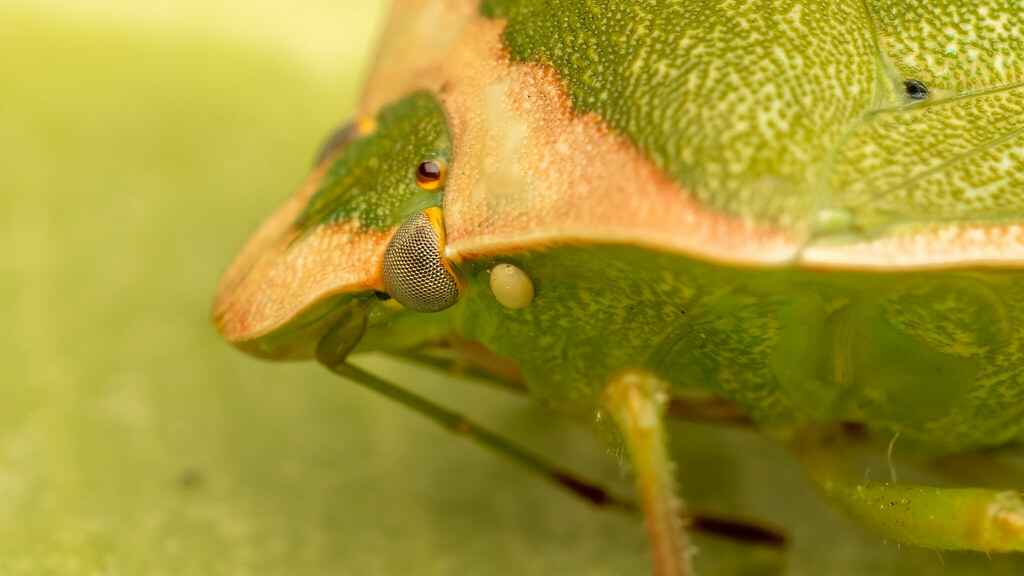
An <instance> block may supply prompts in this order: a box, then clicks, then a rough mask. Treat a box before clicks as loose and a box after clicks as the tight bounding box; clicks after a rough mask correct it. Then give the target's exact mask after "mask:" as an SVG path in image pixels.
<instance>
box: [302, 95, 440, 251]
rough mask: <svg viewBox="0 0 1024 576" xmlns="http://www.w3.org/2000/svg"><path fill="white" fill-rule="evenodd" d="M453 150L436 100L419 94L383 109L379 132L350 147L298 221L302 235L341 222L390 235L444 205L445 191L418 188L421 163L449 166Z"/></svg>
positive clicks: (333, 165) (330, 171)
mask: <svg viewBox="0 0 1024 576" xmlns="http://www.w3.org/2000/svg"><path fill="white" fill-rule="evenodd" d="M451 153H452V144H451V136H450V135H449V133H448V125H447V121H446V119H445V116H444V113H443V112H442V111H441V108H440V106H439V105H438V103H437V101H436V100H435V99H434V97H433V96H431V95H430V94H428V93H426V92H417V93H415V94H412V95H411V96H408V97H407V98H405V99H403V100H400V101H398V102H397V103H395V104H393V105H391V106H389V107H387V108H385V109H383V110H382V111H381V112H380V114H379V115H378V117H377V127H376V129H375V130H374V131H373V132H372V133H370V134H368V135H366V136H364V137H362V138H359V139H356V140H354V141H353V142H351V143H350V144H348V146H346V147H345V148H344V149H343V150H342V151H341V152H340V153H339V154H338V155H337V157H336V158H335V159H334V160H333V163H332V164H331V167H330V169H329V170H328V172H327V174H326V175H325V176H324V178H323V180H322V182H321V183H320V188H319V190H317V192H316V194H315V195H314V196H313V198H312V199H311V200H310V202H309V204H308V205H307V206H306V209H305V210H304V211H303V212H302V214H300V215H299V217H298V218H297V219H296V221H295V224H294V226H295V228H296V229H297V230H298V231H299V232H300V233H305V232H308V231H309V230H311V229H313V228H315V227H317V226H319V225H322V224H330V223H334V222H339V221H356V222H358V223H359V225H360V226H361V227H362V228H364V229H371V230H378V231H380V230H386V229H388V228H391V227H393V226H395V225H397V224H399V223H401V222H402V221H403V220H405V218H407V217H408V216H409V215H411V214H413V213H415V212H418V211H419V210H422V209H424V208H428V207H430V206H440V205H441V193H442V190H443V188H442V189H437V190H430V191H427V190H424V189H422V188H420V187H419V186H417V184H416V179H415V170H416V167H417V166H419V164H420V163H421V162H424V161H427V160H431V161H435V162H441V163H447V162H448V160H449V159H450V158H451Z"/></svg>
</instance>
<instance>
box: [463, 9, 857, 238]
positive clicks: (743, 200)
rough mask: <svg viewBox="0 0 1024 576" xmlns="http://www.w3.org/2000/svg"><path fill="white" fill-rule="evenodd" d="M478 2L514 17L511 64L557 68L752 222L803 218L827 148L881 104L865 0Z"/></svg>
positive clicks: (508, 35) (577, 96)
mask: <svg viewBox="0 0 1024 576" xmlns="http://www.w3.org/2000/svg"><path fill="white" fill-rule="evenodd" d="M482 12H483V14H484V15H486V16H490V17H492V18H506V19H507V20H508V24H507V26H506V29H505V32H504V36H503V39H504V41H505V43H506V44H507V45H508V48H509V50H510V54H511V57H512V58H513V59H514V60H520V61H533V62H541V63H543V64H546V65H549V66H552V67H553V68H555V69H556V70H557V71H558V72H559V73H560V74H561V76H562V78H563V81H564V82H565V85H566V87H567V89H568V91H569V94H570V96H571V99H572V102H573V105H574V106H575V107H576V108H577V109H578V110H581V111H595V112H597V113H599V114H600V115H601V116H602V117H603V118H604V119H605V120H606V121H607V122H608V123H609V124H610V125H611V126H612V127H613V128H615V129H616V130H617V131H619V132H620V133H621V134H623V135H624V136H626V137H627V138H629V139H630V140H631V141H632V142H633V143H634V144H636V146H638V147H639V148H640V149H641V150H642V151H643V152H644V153H646V154H647V155H648V156H649V157H650V158H651V159H652V160H653V161H654V163H655V164H656V165H657V166H659V167H660V168H661V169H662V170H664V171H665V172H666V173H668V174H669V175H670V176H672V177H673V179H675V180H676V181H678V182H679V183H681V184H682V185H684V186H685V187H686V188H688V189H690V190H691V191H692V192H693V194H694V195H695V196H697V198H698V199H700V200H701V201H702V202H704V203H706V204H708V205H709V206H711V207H712V208H715V209H721V210H725V211H729V212H733V213H737V214H743V215H745V216H748V217H751V218H753V219H756V220H761V221H768V222H773V223H777V224H790V223H795V222H803V221H804V219H805V217H806V216H807V214H808V213H809V211H810V210H811V209H812V208H813V206H814V202H815V196H816V183H817V181H818V179H819V177H820V174H821V170H823V166H824V164H825V156H826V153H827V150H829V149H830V148H832V147H834V146H835V145H836V144H837V143H838V142H839V141H840V139H841V136H842V135H843V133H844V132H845V131H846V130H847V129H848V128H849V126H850V125H851V123H853V122H855V121H857V120H858V119H859V118H860V117H861V116H862V115H863V114H864V112H865V111H866V110H867V109H868V108H869V107H870V106H871V104H872V97H873V86H874V82H875V78H876V67H875V66H876V64H875V57H874V53H873V51H872V50H871V42H872V38H871V34H870V30H871V26H870V25H869V17H868V15H867V14H866V13H865V11H864V6H863V4H862V3H861V2H860V1H859V0H844V1H839V2H836V1H832V0H822V1H815V2H792V1H788V2H777V1H772V2H747V3H735V5H730V6H720V5H719V3H718V2H693V1H675V2H587V1H584V0H485V1H484V3H483V6H482ZM815 31H821V32H822V33H821V34H816V33H814V32H815ZM826 32H827V33H826Z"/></svg>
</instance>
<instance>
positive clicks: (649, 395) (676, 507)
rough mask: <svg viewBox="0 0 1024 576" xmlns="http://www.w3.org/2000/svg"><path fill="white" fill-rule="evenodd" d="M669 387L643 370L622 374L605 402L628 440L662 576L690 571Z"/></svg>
mask: <svg viewBox="0 0 1024 576" xmlns="http://www.w3.org/2000/svg"><path fill="white" fill-rule="evenodd" d="M667 403H668V386H667V385H666V384H665V383H664V382H662V381H661V380H659V379H657V378H656V377H655V376H653V375H651V374H649V373H647V372H640V371H627V372H622V373H620V374H618V375H617V376H615V377H614V378H613V379H612V380H611V382H609V384H608V386H607V387H606V388H605V392H604V399H603V402H602V404H603V405H604V407H605V408H606V409H607V410H608V412H610V413H611V416H612V419H613V420H614V421H615V424H616V425H617V426H618V428H619V431H620V432H621V433H622V435H623V438H624V440H625V442H626V447H627V449H628V450H629V454H630V457H631V459H632V462H633V467H634V469H635V472H636V485H637V489H638V491H639V492H640V500H641V507H642V508H643V513H644V520H645V524H646V526H647V535H648V537H649V538H650V542H651V554H652V556H653V558H654V572H655V574H656V575H657V576H685V575H687V574H689V573H690V559H689V545H688V542H687V538H686V533H685V531H684V529H683V516H682V514H681V512H682V502H681V501H680V500H679V498H678V497H677V496H676V486H675V477H674V476H673V474H672V468H673V466H672V462H671V460H670V459H669V455H668V451H667V450H666V447H665V428H664V425H663V421H664V415H665V407H666V404H667Z"/></svg>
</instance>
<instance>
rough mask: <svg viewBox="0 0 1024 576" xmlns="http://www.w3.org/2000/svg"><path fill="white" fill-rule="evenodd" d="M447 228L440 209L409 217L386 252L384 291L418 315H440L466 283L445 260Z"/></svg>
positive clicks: (457, 299) (392, 238)
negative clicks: (429, 313)
mask: <svg viewBox="0 0 1024 576" xmlns="http://www.w3.org/2000/svg"><path fill="white" fill-rule="evenodd" d="M444 244H445V234H444V224H443V220H442V213H441V210H440V209H439V208H427V209H426V210H423V211H422V212H417V213H416V214H413V215H412V216H410V217H409V219H407V220H406V221H405V222H404V223H402V225H401V226H400V227H399V228H398V230H397V231H395V235H394V236H392V237H391V241H390V242H389V243H388V247H387V249H386V250H385V251H384V267H383V270H382V276H383V277H384V289H385V290H386V291H387V293H388V294H390V295H391V297H392V298H394V299H395V300H396V301H397V302H398V303H399V304H401V305H403V306H405V307H406V308H410V309H412V310H416V311H417V312H439V311H441V310H444V309H445V308H448V307H449V306H451V305H453V304H455V303H456V302H458V301H459V298H461V297H462V292H463V290H464V286H465V284H464V282H463V280H462V278H461V277H460V276H459V273H458V271H457V270H456V269H455V268H454V267H452V265H451V263H450V262H448V260H447V259H446V258H445V257H444Z"/></svg>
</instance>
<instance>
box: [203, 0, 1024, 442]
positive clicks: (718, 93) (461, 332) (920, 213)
mask: <svg viewBox="0 0 1024 576" xmlns="http://www.w3.org/2000/svg"><path fill="white" fill-rule="evenodd" d="M399 4H400V6H398V7H397V8H396V9H395V11H394V15H393V17H392V22H391V24H390V26H389V28H388V32H386V34H385V40H384V44H383V46H382V49H381V52H380V56H379V59H378V63H377V67H376V69H375V71H374V73H373V74H372V75H371V77H370V78H369V81H368V85H367V89H366V92H365V93H364V98H363V100H362V104H361V111H360V117H359V120H358V122H357V124H356V126H357V128H353V129H352V130H353V132H352V135H351V138H350V140H351V142H349V143H347V145H343V146H339V147H335V148H332V149H331V150H329V151H328V152H329V153H328V154H327V155H326V156H325V157H324V158H323V160H322V162H320V164H319V165H318V166H317V168H316V170H315V171H314V172H313V174H311V176H310V177H309V178H308V179H307V181H306V183H305V184H304V185H303V186H302V187H301V188H300V190H299V192H298V193H297V194H296V196H294V197H293V198H292V199H291V200H289V201H288V202H287V203H286V204H285V205H284V206H283V207H282V208H281V209H280V210H279V212H278V213H276V214H275V215H274V216H272V217H271V218H270V219H269V220H268V221H267V222H266V223H265V224H264V226H263V228H261V230H260V231H259V232H258V233H257V234H256V235H255V236H254V238H253V239H252V240H251V241H250V244H249V245H247V247H246V248H245V249H244V250H243V253H242V255H240V257H239V259H238V260H237V261H236V263H235V264H234V265H233V266H232V268H231V270H229V272H228V274H227V276H226V278H225V280H224V283H223V284H222V287H221V290H220V292H219V294H218V301H217V303H216V304H215V318H216V321H217V323H218V327H219V328H220V330H221V331H222V333H223V334H224V335H225V336H226V337H227V338H228V339H229V340H231V341H232V342H233V343H235V344H236V345H238V346H240V347H242V348H243V349H246V350H247V351H250V352H253V353H255V354H258V355H263V356H268V357H278V358H301V357H312V356H313V355H314V353H315V352H316V349H317V345H318V343H319V342H320V340H321V338H322V337H323V335H324V334H325V333H327V331H328V330H329V329H331V328H332V326H333V325H334V324H335V323H336V322H338V320H339V318H342V317H343V316H344V314H345V312H344V311H345V310H350V309H351V307H353V306H355V307H358V308H359V309H361V310H363V311H364V313H365V316H366V330H365V333H364V334H362V335H361V338H360V337H359V336H358V335H357V336H356V339H358V344H357V345H356V347H355V349H354V351H355V352H359V351H364V350H384V351H390V352H403V351H408V350H411V349H414V348H417V347H421V346H424V345H430V344H432V343H436V342H439V341H441V340H442V339H443V338H445V337H447V336H449V335H450V334H455V335H458V336H459V337H461V338H463V339H468V340H472V341H475V342H478V343H480V344H482V345H483V346H484V347H485V348H486V349H487V350H489V351H490V353H493V354H495V355H497V356H498V357H500V358H502V359H505V360H509V361H511V363H512V364H513V365H514V366H515V367H517V368H518V370H519V371H521V373H522V376H523V381H524V382H525V385H526V387H527V388H528V390H529V391H530V393H531V395H532V396H534V397H535V398H537V399H538V400H540V401H542V402H545V403H549V404H551V405H555V406H558V407H561V408H564V409H566V410H568V411H571V412H575V413H583V414H587V413H590V412H592V411H593V410H594V409H595V407H596V406H597V405H598V402H599V400H600V398H601V395H602V392H603V390H604V386H605V384H606V382H608V380H609V378H611V377H612V375H614V374H615V373H617V372H619V371H621V370H624V369H643V370H647V371H649V372H652V373H654V374H655V375H657V376H658V377H660V378H661V379H662V380H664V381H666V382H668V383H669V385H670V387H671V390H672V392H673V393H675V394H678V395H685V394H689V393H691V392H692V391H694V390H702V391H709V392H712V393H714V394H716V395H719V396H721V397H723V398H725V399H727V400H728V401H730V402H732V403H733V404H735V405H736V406H737V407H739V408H740V409H741V410H742V411H743V412H744V413H746V414H747V415H748V416H749V417H751V418H752V419H753V420H754V421H755V422H756V423H758V424H760V425H762V426H765V427H771V428H773V429H783V430H786V429H788V430H796V429H802V428H806V427H807V426H810V425H817V424H827V423H835V422H854V423H860V424H865V425H867V426H868V427H870V428H872V429H877V430H881V431H884V432H885V433H886V434H892V433H895V432H898V433H900V434H901V437H903V438H906V439H908V440H912V441H913V442H914V443H915V444H918V445H921V446H924V447H927V448H929V449H931V450H939V451H959V450H968V449H977V448H986V447H991V446H997V445H1001V444H1005V443H1008V442H1012V441H1015V440H1019V439H1020V438H1021V437H1022V435H1024V419H1022V418H1021V417H1020V415H1021V413H1022V412H1024V373H1022V371H1024V362H1022V360H1024V332H1022V331H1021V330H1020V329H1019V328H1018V327H1019V326H1020V325H1022V324H1024V291H1022V290H1021V288H1022V286H1024V227H1022V226H1021V224H1020V222H1021V218H1022V216H1024V211H1022V208H1024V189H1022V187H1021V185H1022V184H1024V168H1022V166H1024V164H1022V163H1024V146H1022V143H1021V140H1020V138H1021V134H1022V133H1024V121H1022V120H1021V119H1022V118H1024V85H1022V83H1021V82H1022V79H1024V61H1022V60H1021V59H1020V58H1021V57H1020V54H1024V14H1021V9H1019V8H1017V7H1016V6H1015V5H1014V4H1012V3H1010V2H1006V1H1002V2H1000V1H993V2H985V3H981V4H978V5H972V6H971V7H965V6H964V5H962V4H961V3H958V2H931V3H923V2H883V1H881V0H874V1H867V0H865V1H862V0H844V1H839V2H828V1H803V2H768V1H765V2H749V3H731V2H693V1H677V2H606V3H595V2H584V1H575V0H563V1H554V0H552V1H541V0H535V1H526V0H524V1H519V2H515V1H499V0H494V1H487V0H485V1H484V2H482V3H480V4H479V5H478V4H477V3H476V2H471V1H459V0H447V1H440V2H426V1H425V0H406V1H404V2H400V3H399ZM920 86H923V87H924V89H925V90H926V93H922V92H921V89H920V88H919V87H920ZM915 90H917V91H915ZM922 96H924V97H922ZM428 160H429V161H436V162H438V163H441V164H443V165H444V166H446V169H447V171H448V172H447V180H446V181H445V184H444V186H443V187H442V188H439V189H438V190H424V189H422V188H421V187H417V185H416V182H415V180H414V178H413V175H414V169H415V168H416V165H417V164H418V163H419V162H421V161H428ZM427 208H440V209H442V210H443V214H444V227H445V229H446V234H447V240H446V241H447V243H446V244H445V245H444V246H443V252H442V254H441V255H440V257H441V258H443V259H445V261H446V262H451V263H452V265H453V266H455V267H457V268H458V269H459V271H460V273H461V274H462V275H463V276H464V277H465V279H466V283H467V285H466V290H465V296H464V297H463V298H462V300H461V301H459V302H458V303H457V304H455V305H454V306H452V307H451V308H448V309H446V310H444V311H442V312H439V313H436V314H420V313H417V312H412V311H409V310H407V309H405V308H403V307H402V306H401V305H398V304H396V303H395V302H394V301H385V300H382V299H380V298H378V296H381V292H382V291H383V281H382V279H381V272H380V268H381V258H382V255H383V253H384V250H385V247H386V246H387V243H388V241H389V239H390V238H391V236H392V235H393V234H394V231H395V230H396V229H397V228H398V227H399V226H400V225H401V224H402V223H403V222H404V221H406V219H407V218H409V217H410V216H412V215H413V214H416V213H417V212H419V211H420V210H424V209H427ZM503 263H511V264H514V265H515V266H517V267H518V268H520V269H521V270H522V271H523V272H525V274H526V275H527V276H528V277H529V278H530V279H531V280H532V283H533V288H534V290H535V296H534V298H533V300H532V301H531V302H530V303H529V304H528V305H526V306H523V307H522V308H517V309H509V308H507V307H505V306H503V305H502V304H501V302H499V300H498V299H496V298H495V297H494V295H493V294H492V293H491V291H490V287H489V274H490V271H491V269H492V268H493V267H494V266H495V265H497V264H503ZM353 344H355V342H354V341H353Z"/></svg>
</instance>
